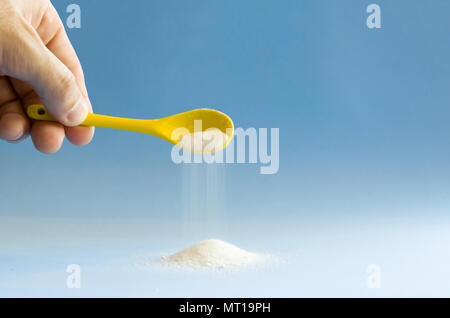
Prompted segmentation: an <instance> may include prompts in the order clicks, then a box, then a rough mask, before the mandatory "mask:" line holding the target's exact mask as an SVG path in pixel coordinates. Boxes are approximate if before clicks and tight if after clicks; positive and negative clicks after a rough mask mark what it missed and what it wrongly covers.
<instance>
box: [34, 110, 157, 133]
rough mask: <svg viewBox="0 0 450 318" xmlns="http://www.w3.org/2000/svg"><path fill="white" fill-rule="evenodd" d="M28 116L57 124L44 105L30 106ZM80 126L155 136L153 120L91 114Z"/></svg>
mask: <svg viewBox="0 0 450 318" xmlns="http://www.w3.org/2000/svg"><path fill="white" fill-rule="evenodd" d="M27 114H28V116H29V117H30V118H31V119H34V120H44V121H53V122H57V120H56V119H55V118H53V116H52V115H50V113H49V112H48V111H47V109H46V108H45V106H44V105H40V104H35V105H31V106H29V107H28V109H27ZM80 126H88V127H90V126H96V127H104V128H113V129H121V130H129V131H135V132H140V133H146V134H154V127H153V125H152V120H143V119H130V118H120V117H112V116H105V115H98V114H91V113H90V114H88V115H87V117H86V119H85V120H84V122H83V123H82V124H81V125H80Z"/></svg>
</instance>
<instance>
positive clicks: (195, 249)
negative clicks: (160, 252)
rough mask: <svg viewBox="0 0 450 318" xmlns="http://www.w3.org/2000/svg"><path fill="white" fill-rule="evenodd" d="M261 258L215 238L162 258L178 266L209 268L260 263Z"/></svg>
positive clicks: (235, 266) (261, 256)
mask: <svg viewBox="0 0 450 318" xmlns="http://www.w3.org/2000/svg"><path fill="white" fill-rule="evenodd" d="M263 259H264V256H263V255H260V254H256V253H251V252H247V251H245V250H243V249H240V248H239V247H237V246H234V245H232V244H230V243H226V242H224V241H220V240H215V239H211V240H206V241H202V242H200V243H197V244H195V245H192V246H190V247H188V248H186V249H183V250H181V251H179V252H177V253H175V254H173V255H170V256H167V257H163V258H162V260H163V261H164V262H166V263H168V264H171V265H176V266H178V267H190V268H211V269H220V268H237V267H245V266H249V265H255V264H257V263H260V262H261V261H263Z"/></svg>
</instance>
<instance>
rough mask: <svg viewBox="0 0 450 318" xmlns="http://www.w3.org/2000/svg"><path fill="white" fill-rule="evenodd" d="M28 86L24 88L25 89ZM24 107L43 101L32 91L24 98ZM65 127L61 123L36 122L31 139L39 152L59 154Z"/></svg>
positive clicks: (33, 125)
mask: <svg viewBox="0 0 450 318" xmlns="http://www.w3.org/2000/svg"><path fill="white" fill-rule="evenodd" d="M25 87H26V85H24V86H22V88H25ZM22 102H23V104H24V105H32V104H40V103H41V100H40V98H39V96H37V94H36V92H34V91H30V92H28V93H27V94H25V95H24V96H22ZM64 135H65V133H64V126H63V125H61V124H60V123H55V122H48V121H35V122H34V123H33V124H32V127H31V139H32V140H33V143H34V146H35V147H36V149H37V150H39V151H40V152H42V153H45V154H52V153H55V152H57V151H58V150H59V149H60V148H61V146H62V144H63V141H64Z"/></svg>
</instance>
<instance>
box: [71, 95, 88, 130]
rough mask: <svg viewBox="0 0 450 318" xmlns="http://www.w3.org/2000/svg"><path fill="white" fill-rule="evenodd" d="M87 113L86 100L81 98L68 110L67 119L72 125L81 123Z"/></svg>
mask: <svg viewBox="0 0 450 318" xmlns="http://www.w3.org/2000/svg"><path fill="white" fill-rule="evenodd" d="M87 114H88V107H87V105H86V102H85V101H84V100H83V99H80V101H79V102H78V103H77V104H76V105H75V106H74V107H73V108H72V109H71V110H70V111H69V113H68V114H67V121H68V122H69V123H70V124H73V125H79V124H81V123H82V122H83V121H84V120H85V119H86V116H87Z"/></svg>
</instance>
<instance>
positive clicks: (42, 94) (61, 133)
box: [0, 0, 94, 154]
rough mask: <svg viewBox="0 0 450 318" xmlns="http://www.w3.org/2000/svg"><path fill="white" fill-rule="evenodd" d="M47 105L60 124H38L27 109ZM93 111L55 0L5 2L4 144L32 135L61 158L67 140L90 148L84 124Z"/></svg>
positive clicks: (1, 14) (1, 56)
mask: <svg viewBox="0 0 450 318" xmlns="http://www.w3.org/2000/svg"><path fill="white" fill-rule="evenodd" d="M32 104H44V105H45V106H46V108H47V109H48V111H49V112H50V113H51V114H52V115H53V117H54V118H55V119H57V120H58V121H59V123H54V122H38V121H36V122H32V121H30V120H29V118H28V117H27V115H26V108H27V107H28V106H29V105H32ZM88 112H92V106H91V103H90V101H89V97H88V94H87V90H86V85H85V81H84V75H83V70H82V68H81V65H80V62H79V60H78V57H77V55H76V53H75V50H74V49H73V47H72V45H71V43H70V41H69V39H68V37H67V34H66V32H65V30H64V25H63V23H62V21H61V19H60V18H59V16H58V13H57V11H56V9H55V8H54V7H53V5H52V4H51V2H50V1H49V0H0V139H3V140H6V141H9V142H13V143H16V142H20V141H22V140H24V139H25V138H27V137H28V135H31V139H32V140H33V143H34V145H35V147H36V149H38V150H39V151H41V152H43V153H46V154H51V153H55V152H57V151H58V150H59V149H60V148H61V145H62V143H63V141H64V137H65V136H66V137H67V139H68V140H69V141H70V142H71V143H73V144H74V145H78V146H82V145H85V144H88V143H89V142H90V141H91V139H92V137H93V134H94V129H93V128H92V127H75V126H77V125H79V124H81V123H82V122H83V121H84V119H85V118H86V116H87V114H88Z"/></svg>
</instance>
